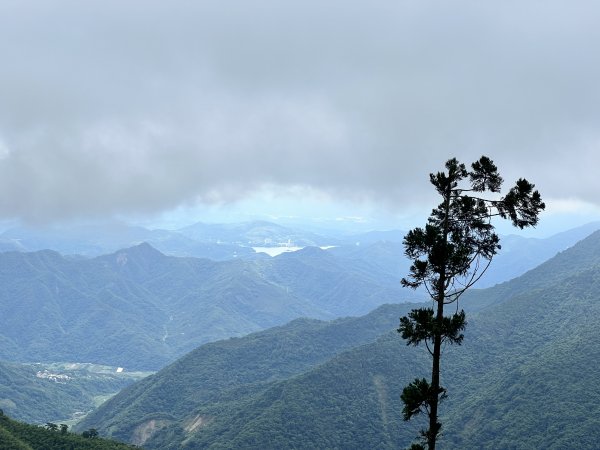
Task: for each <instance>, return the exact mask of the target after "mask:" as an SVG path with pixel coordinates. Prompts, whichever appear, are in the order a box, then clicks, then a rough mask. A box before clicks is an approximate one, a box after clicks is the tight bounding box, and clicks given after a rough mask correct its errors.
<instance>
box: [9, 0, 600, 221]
mask: <svg viewBox="0 0 600 450" xmlns="http://www.w3.org/2000/svg"><path fill="white" fill-rule="evenodd" d="M599 15H600V6H598V5H597V4H595V3H594V2H585V1H582V2H577V3H576V4H573V3H567V2H559V1H549V2H536V1H525V2H512V1H511V2H494V4H492V3H489V2H488V3H481V2H474V1H458V2H452V4H447V5H442V4H439V3H436V2H429V1H426V2H416V1H403V2H392V1H375V2H370V3H369V4H368V5H367V4H358V3H348V2H341V1H332V2H326V3H323V2H317V1H312V0H309V1H302V2H296V1H292V2H277V1H274V0H264V1H258V0H252V1H247V2H243V1H232V2H225V3H224V2H216V1H214V2H213V1H207V2H188V1H184V0H176V1H174V2H168V3H165V2H159V1H144V2H142V1H132V2H117V1H113V0H109V1H103V2H95V1H94V2H74V1H67V0H63V1H58V2H52V4H48V3H46V2H41V1H18V2H17V1H7V2H3V3H2V4H1V5H0V54H1V55H2V59H3V70H2V71H1V72H0V98H1V99H2V101H1V102H0V190H1V191H2V193H3V194H2V196H0V217H1V218H11V217H18V218H22V219H24V220H29V221H48V220H59V219H65V218H77V217H105V216H108V215H112V214H122V213H137V214H152V213H158V212H161V211H164V210H168V209H172V208H175V207H177V206H180V205H182V204H194V203H196V202H207V203H211V202H219V201H231V200H236V199H240V198H245V197H247V196H248V195H251V194H252V193H253V192H255V191H257V190H260V189H262V188H263V187H264V186H265V185H269V186H275V187H281V189H284V188H285V187H294V186H296V187H297V186H306V187H309V188H310V189H315V190H321V191H324V192H326V193H327V194H328V195H330V196H332V197H333V198H342V199H350V200H366V201H376V202H381V204H382V205H385V206H387V207H389V208H390V209H392V210H401V209H402V208H404V207H406V206H407V205H411V204H415V203H418V202H422V201H424V200H429V197H427V196H429V195H430V194H431V189H429V187H428V186H427V174H428V173H429V172H430V171H434V170H436V169H437V168H439V167H441V166H442V164H443V162H444V161H445V160H446V159H447V158H448V157H451V156H457V157H459V158H460V159H462V160H464V161H465V162H470V161H471V160H473V159H475V158H477V157H478V156H479V155H481V154H487V155H490V156H491V157H492V158H493V159H494V160H495V161H496V162H497V164H498V166H499V168H500V170H501V172H502V173H503V175H504V176H505V179H506V180H507V182H509V181H512V180H513V179H515V178H517V177H519V176H526V177H527V178H529V179H531V180H532V181H534V182H535V183H536V185H537V187H538V188H539V189H540V190H541V191H542V193H543V194H544V195H545V197H546V198H555V199H561V201H562V202H563V203H561V204H562V205H564V204H565V202H566V203H569V202H571V203H572V204H579V203H583V204H586V203H592V204H596V205H598V204H599V201H598V197H597V195H596V192H597V191H598V190H600V181H599V180H600V178H599V177H598V176H597V174H596V167H598V163H600V161H599V160H600V131H599V129H598V126H597V125H598V123H600V84H599V83H598V80H599V79H600V61H599V60H598V58H597V57H596V55H597V54H598V50H599V47H600V29H598V27H597V23H598V19H599Z"/></svg>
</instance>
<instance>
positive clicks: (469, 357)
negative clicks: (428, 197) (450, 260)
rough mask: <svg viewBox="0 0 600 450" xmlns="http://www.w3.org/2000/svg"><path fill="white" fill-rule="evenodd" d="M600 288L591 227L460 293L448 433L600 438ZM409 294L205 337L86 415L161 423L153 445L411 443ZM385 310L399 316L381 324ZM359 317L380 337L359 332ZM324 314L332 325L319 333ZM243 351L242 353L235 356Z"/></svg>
mask: <svg viewBox="0 0 600 450" xmlns="http://www.w3.org/2000/svg"><path fill="white" fill-rule="evenodd" d="M599 293H600V232H597V233H594V234H593V235H591V236H590V237H588V238H586V239H585V240H583V241H582V242H580V243H578V244H577V245H575V246H574V247H572V248H570V249H568V250H566V251H564V252H561V253H560V254H558V255H557V256H556V257H554V258H552V259H551V260H549V261H548V262H546V263H544V264H542V265H541V266H540V267H538V268H536V269H534V270H532V271H530V272H528V273H527V274H525V275H523V276H521V277H519V278H517V279H515V280H513V281H511V282H508V283H503V284H501V285H499V286H496V287H494V288H491V289H485V290H479V291H476V292H473V293H472V294H471V295H469V296H468V297H466V298H465V299H464V301H463V304H464V306H466V307H467V308H468V309H469V310H470V311H471V312H470V313H469V315H468V322H469V325H468V328H467V333H466V338H465V342H464V345H463V346H462V347H451V348H447V349H446V350H445V355H444V359H443V378H444V379H443V384H444V385H445V386H447V387H448V389H449V398H448V400H447V401H445V402H444V404H443V406H442V414H443V418H442V422H443V423H444V431H445V433H444V436H443V438H442V440H441V445H443V447H444V448H451V449H482V448H489V449H495V448H515V449H529V448H531V449H534V448H547V449H563V448H583V449H594V448H597V442H598V441H599V440H600V428H599V427H598V426H597V417H598V416H599V414H600V410H599V409H600V406H599V405H600V402H599V400H600V384H599V383H598V381H599V380H598V374H599V373H600V371H598V370H597V369H598V367H597V365H598V363H597V361H600V358H599V357H600V343H598V340H597V339H596V337H597V320H596V318H597V317H598V315H599V314H600V294H599ZM402 307H403V306H402V305H392V306H387V307H386V308H387V309H386V308H380V309H379V310H377V311H375V312H374V314H375V316H371V315H367V316H365V317H362V318H357V319H346V320H353V323H352V324H351V326H350V327H346V328H344V327H342V328H339V326H340V324H342V323H344V322H343V321H337V322H334V323H330V324H320V325H319V324H318V323H315V322H302V321H296V322H294V323H292V324H289V325H287V326H285V327H281V328H279V329H275V330H267V331H265V332H262V333H259V334H256V335H252V336H248V337H245V338H240V339H235V340H232V341H224V342H217V343H214V344H210V345H206V346H203V347H201V348H199V349H198V350H196V351H195V352H193V353H191V354H189V355H187V356H186V357H185V358H183V359H181V360H179V361H177V362H176V363H174V364H173V365H171V366H169V367H168V368H166V369H164V370H163V371H161V372H159V373H157V374H156V375H154V376H153V377H151V378H148V379H146V380H143V381H142V382H140V383H138V384H135V385H132V386H131V387H129V388H127V389H126V390H124V391H123V392H122V393H121V394H119V395H118V396H116V397H114V398H113V399H112V400H111V401H110V402H108V403H107V404H106V405H104V406H103V407H101V408H100V409H99V410H97V411H96V412H95V413H94V414H93V415H91V416H90V417H89V419H88V420H87V421H86V422H85V423H84V424H83V425H82V426H97V427H98V428H100V429H102V430H103V432H105V433H108V434H111V433H112V434H113V435H115V436H119V437H121V438H126V439H132V436H133V435H134V434H135V430H138V431H139V430H141V429H147V426H148V424H149V423H153V424H154V425H156V427H155V429H154V432H153V433H149V434H151V437H149V439H148V440H147V441H146V442H145V446H147V447H148V448H307V449H308V448H349V449H351V448H356V449H359V448H403V447H405V446H406V445H407V444H408V443H409V442H410V441H411V440H412V439H413V438H414V436H416V435H417V434H418V428H419V424H418V422H417V423H415V422H410V423H406V422H403V421H402V420H401V413H400V409H401V405H400V400H399V397H400V392H401V390H402V388H403V386H404V385H405V384H406V383H407V382H408V381H410V380H412V379H413V378H414V377H416V376H426V375H427V373H428V372H429V361H428V358H427V355H426V352H425V351H424V349H423V348H412V347H407V346H406V345H405V344H404V342H403V341H402V340H401V339H400V337H399V335H398V334H397V333H396V332H395V331H394V328H395V325H396V324H397V320H398V317H399V316H401V315H402V314H404V312H403V311H402V310H401V309H402ZM405 307H406V306H405ZM382 312H385V314H389V318H388V319H389V320H391V322H389V321H388V322H387V323H385V322H384V321H382V322H378V323H380V324H381V326H378V325H374V324H373V317H378V320H382V317H381V313H382ZM363 320H364V321H370V323H371V325H370V327H372V328H373V330H374V331H376V332H377V333H379V334H380V338H379V339H377V340H374V334H376V333H374V334H371V335H370V336H369V338H368V339H366V340H364V341H363V342H362V343H361V342H356V341H355V340H353V339H355V338H356V336H355V335H359V334H361V333H362V330H364V329H365V327H364V324H363V322H362V321H363ZM346 324H347V325H348V324H349V323H346ZM316 325H318V326H319V327H322V329H323V330H328V333H330V334H331V335H330V336H329V337H328V338H327V339H319V338H317V337H316V335H315V334H314V327H315V326H316ZM336 327H337V328H336ZM388 327H389V328H388ZM367 328H369V327H367ZM342 329H344V331H343V332H342ZM385 329H389V330H390V331H389V332H387V333H386V332H385ZM292 330H293V332H292ZM290 336H294V339H292V340H290ZM340 342H347V343H348V346H347V347H346V348H345V349H344V348H343V346H340ZM329 343H335V344H331V345H330V344H329ZM312 348H314V349H315V350H316V351H313V352H311V351H308V352H307V349H312ZM236 352H237V353H236ZM274 352H275V353H274ZM316 352H321V353H322V354H323V355H325V358H326V360H325V361H324V360H323V359H318V358H315V357H314V355H315V353H316ZM241 354H244V355H246V356H247V357H237V356H234V355H241ZM281 355H285V356H284V357H282V356H281ZM270 361H273V365H272V366H271V365H270V364H271V363H270ZM207 380H218V381H217V382H215V381H212V382H209V381H207ZM203 383H207V384H208V388H207V390H206V391H205V390H203V389H202V388H201V386H202V384H203ZM215 383H216V384H215ZM182 391H184V392H188V393H189V395H187V396H186V395H181V394H180V392H182ZM196 393H197V394H196ZM140 398H142V400H141V401H140V402H139V403H136V401H137V400H138V399H140ZM134 399H135V401H134ZM152 421H153V422H152ZM146 437H148V434H147V435H146Z"/></svg>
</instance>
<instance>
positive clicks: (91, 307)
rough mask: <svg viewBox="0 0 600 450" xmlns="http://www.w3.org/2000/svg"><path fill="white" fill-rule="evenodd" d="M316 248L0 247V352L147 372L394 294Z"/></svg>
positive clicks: (364, 307) (354, 310) (359, 310)
mask: <svg viewBox="0 0 600 450" xmlns="http://www.w3.org/2000/svg"><path fill="white" fill-rule="evenodd" d="M382 277H383V278H384V277H385V275H381V274H380V275H377V276H376V275H373V274H371V273H369V272H367V271H365V270H363V269H362V268H361V267H358V266H357V267H352V266H350V265H348V264H347V263H346V262H345V261H342V260H339V259H338V258H336V257H335V256H334V255H332V254H330V253H327V252H326V251H324V250H320V249H318V248H315V247H310V248H306V249H304V250H301V251H298V252H294V253H286V254H282V255H280V256H278V257H276V258H268V257H267V258H264V259H257V260H250V261H244V260H229V261H212V260H208V259H199V258H190V257H188V258H184V257H173V256H166V255H164V254H162V253H161V252H159V251H158V250H156V249H154V248H153V247H151V246H150V245H149V244H145V243H144V244H140V245H138V246H136V247H132V248H129V249H124V250H120V251H118V252H116V253H113V254H110V255H104V256H99V257H95V258H91V259H81V258H74V257H65V256H62V255H60V254H59V253H57V252H55V251H50V250H43V251H39V252H33V253H23V252H5V253H0V282H1V283H2V286H3V289H2V290H1V291H0V315H1V316H2V317H3V327H2V328H1V329H0V343H1V344H2V345H1V346H0V359H1V360H6V361H18V362H38V361H42V362H48V361H50V362H53V361H75V362H94V363H101V364H108V365H112V366H122V367H125V368H127V369H147V370H156V369H159V368H161V367H163V366H164V365H165V364H166V363H168V362H170V361H172V360H174V359H175V358H176V357H177V356H181V355H182V354H184V353H186V352H188V351H190V350H192V349H193V348H195V347H197V346H198V345H200V344H202V343H205V342H209V341H215V340H218V339H222V338H226V337H230V336H241V335H244V334H247V333H250V332H253V331H257V330H262V329H265V328H269V327H272V326H276V325H280V324H283V323H285V322H288V321H290V320H292V319H294V318H297V317H303V316H304V317H313V318H321V319H331V318H335V317H340V316H345V315H357V314H364V313H366V312H368V311H369V310H371V309H373V308H375V307H376V306H378V305H380V304H382V303H386V302H397V301H399V300H400V299H401V298H402V297H403V293H402V291H401V288H400V286H399V284H398V283H396V282H395V281H396V280H393V281H394V282H392V281H391V280H388V282H386V283H381V280H382Z"/></svg>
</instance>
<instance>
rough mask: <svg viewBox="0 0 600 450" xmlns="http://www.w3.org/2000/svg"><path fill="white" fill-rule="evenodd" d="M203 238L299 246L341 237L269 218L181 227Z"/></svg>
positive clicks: (193, 236) (333, 241) (185, 232)
mask: <svg viewBox="0 0 600 450" xmlns="http://www.w3.org/2000/svg"><path fill="white" fill-rule="evenodd" d="M178 231H179V232H180V233H181V234H183V235H184V236H187V237H189V238H191V239H194V240H196V241H199V242H210V243H229V244H239V245H243V246H249V247H253V246H277V245H286V244H288V243H290V244H293V245H296V246H299V247H306V246H325V245H335V244H336V243H338V242H339V241H338V240H336V239H334V238H331V237H325V236H322V235H319V234H316V233H312V232H309V231H301V230H298V229H295V228H290V227H286V226H282V225H278V224H275V223H271V222H266V221H253V222H243V223H231V224H208V223H202V222H198V223H196V224H193V225H190V226H187V227H184V228H181V229H179V230H178Z"/></svg>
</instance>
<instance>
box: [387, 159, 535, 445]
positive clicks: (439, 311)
mask: <svg viewBox="0 0 600 450" xmlns="http://www.w3.org/2000/svg"><path fill="white" fill-rule="evenodd" d="M430 181H431V184H433V186H434V187H435V189H436V191H437V193H438V194H439V195H440V196H441V198H442V202H441V203H440V204H439V205H438V206H437V207H436V208H435V209H433V211H432V212H431V215H430V216H429V219H428V221H427V224H426V225H425V228H415V229H413V230H411V231H410V232H408V234H407V235H406V236H405V237H404V248H405V254H406V256H407V257H408V258H410V259H411V260H412V265H411V267H410V271H409V274H408V276H407V277H406V278H403V279H402V281H401V283H402V285H403V286H405V287H409V288H413V289H416V288H418V287H423V288H425V289H426V291H427V292H428V293H429V295H430V297H431V299H432V301H433V307H432V308H419V309H414V310H412V311H411V312H410V313H409V314H408V316H406V317H402V318H401V319H400V327H399V328H398V332H399V333H401V335H402V338H403V339H405V340H406V341H407V345H415V346H416V345H418V344H420V343H421V342H424V343H425V346H426V348H427V350H428V351H429V353H430V354H431V356H432V369H431V382H429V381H427V380H426V379H425V378H416V379H415V380H414V381H413V382H412V383H410V384H409V385H408V386H406V387H405V388H404V390H403V392H402V396H401V399H402V402H403V403H404V409H403V414H404V419H405V420H410V419H411V418H412V417H413V416H415V415H417V414H419V413H426V414H427V415H428V417H429V428H428V429H427V430H422V431H421V434H422V438H423V440H424V442H425V443H426V444H427V446H428V448H429V450H434V449H435V446H436V441H437V438H438V436H439V434H440V430H441V427H442V424H441V423H440V422H439V421H438V405H439V403H440V401H441V400H442V399H443V398H444V397H446V389H445V388H444V387H442V386H441V385H440V360H441V349H442V344H444V343H447V344H457V345H460V344H461V343H462V341H463V338H464V335H463V331H464V329H465V326H466V320H465V312H464V311H463V310H461V311H458V307H457V308H456V309H455V310H456V311H457V312H455V313H454V314H452V315H450V316H445V315H444V306H446V305H448V304H451V303H455V302H457V301H458V299H459V298H460V296H461V295H462V294H463V293H464V292H465V291H466V290H467V289H469V288H470V287H471V286H473V284H475V283H476V282H477V281H478V280H479V278H481V276H482V275H483V273H484V272H485V270H486V269H487V268H488V267H489V264H490V262H491V261H492V258H493V257H494V255H495V254H496V253H497V251H498V250H499V249H500V243H499V238H498V235H497V234H496V233H495V231H494V226H493V225H492V219H493V218H494V217H500V218H502V219H508V220H510V221H511V222H512V224H513V225H514V226H516V227H518V228H520V229H523V228H526V227H531V226H535V225H536V224H537V223H538V216H539V213H540V212H541V211H543V210H544V208H545V205H544V203H543V202H542V199H541V197H540V194H539V192H538V191H534V190H533V188H534V185H533V184H531V183H529V182H528V181H527V180H525V179H519V180H518V181H517V182H516V184H515V186H514V187H512V188H511V189H510V190H509V191H508V193H507V194H506V195H505V196H504V197H500V195H499V194H500V188H501V185H502V182H503V180H502V177H501V176H500V175H499V174H498V169H497V168H496V166H495V165H494V163H493V162H492V160H490V159H489V158H488V157H486V156H482V157H481V158H480V159H479V160H478V161H476V162H474V163H473V164H472V165H471V170H467V168H466V167H465V165H464V164H461V163H459V162H458V161H457V160H456V158H453V159H450V160H448V161H447V162H446V171H445V172H438V173H437V174H430ZM486 195H487V196H490V197H489V198H488V197H486ZM423 448H425V447H424V446H423V445H422V444H413V445H412V447H411V449H415V450H416V449H423Z"/></svg>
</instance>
